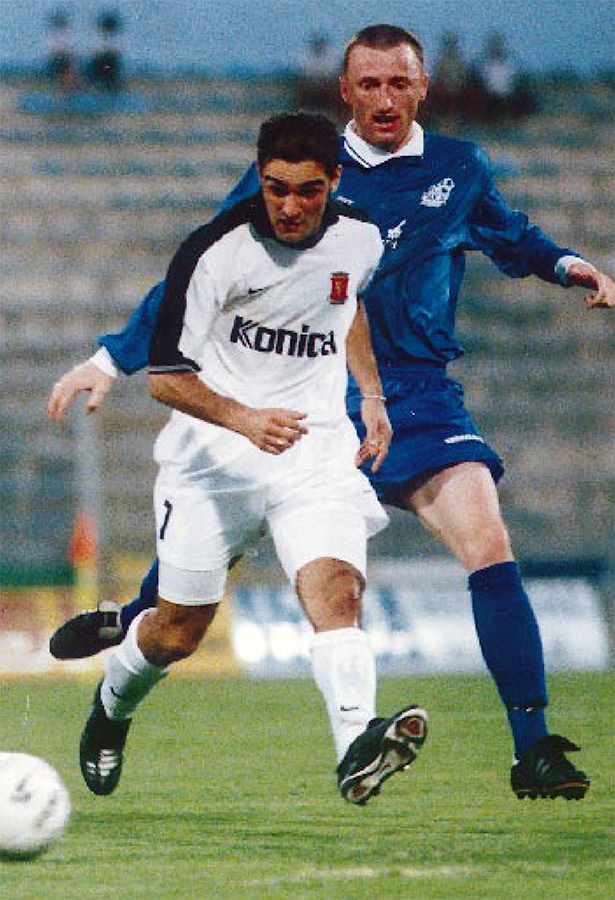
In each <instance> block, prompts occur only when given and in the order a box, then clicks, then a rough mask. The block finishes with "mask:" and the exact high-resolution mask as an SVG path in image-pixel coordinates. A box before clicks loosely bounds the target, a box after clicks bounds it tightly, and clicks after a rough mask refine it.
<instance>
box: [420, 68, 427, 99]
mask: <svg viewBox="0 0 615 900" xmlns="http://www.w3.org/2000/svg"><path fill="white" fill-rule="evenodd" d="M428 89H429V75H428V74H427V72H423V74H422V75H421V97H420V99H421V101H423V100H425V98H426V97H427V91H428Z"/></svg>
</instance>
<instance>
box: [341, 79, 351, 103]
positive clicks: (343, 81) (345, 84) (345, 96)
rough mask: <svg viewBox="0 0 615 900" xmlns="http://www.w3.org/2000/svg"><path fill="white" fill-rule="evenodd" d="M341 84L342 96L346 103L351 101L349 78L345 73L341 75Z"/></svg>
mask: <svg viewBox="0 0 615 900" xmlns="http://www.w3.org/2000/svg"><path fill="white" fill-rule="evenodd" d="M339 85H340V97H341V98H342V100H343V101H344V103H350V100H349V99H348V79H347V78H346V76H345V75H340V80H339Z"/></svg>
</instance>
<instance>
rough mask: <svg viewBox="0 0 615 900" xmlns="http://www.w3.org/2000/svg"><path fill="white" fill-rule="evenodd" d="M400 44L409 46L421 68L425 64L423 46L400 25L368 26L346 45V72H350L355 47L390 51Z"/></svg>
mask: <svg viewBox="0 0 615 900" xmlns="http://www.w3.org/2000/svg"><path fill="white" fill-rule="evenodd" d="M400 44H408V46H409V47H411V48H412V50H413V51H414V54H415V56H416V58H417V59H418V61H419V62H420V64H421V66H423V65H424V63H425V54H424V53H423V45H422V44H421V42H420V41H419V39H418V38H417V37H415V36H414V35H413V34H412V32H411V31H406V29H405V28H400V27H399V26H398V25H368V26H367V28H362V29H361V31H357V33H356V34H355V35H354V37H352V38H351V39H350V40H349V42H348V44H347V45H346V50H345V52H344V72H347V71H348V61H349V59H350V54H351V53H352V51H353V50H354V48H355V47H359V46H360V47H369V48H370V50H390V49H391V48H392V47H399V46H400Z"/></svg>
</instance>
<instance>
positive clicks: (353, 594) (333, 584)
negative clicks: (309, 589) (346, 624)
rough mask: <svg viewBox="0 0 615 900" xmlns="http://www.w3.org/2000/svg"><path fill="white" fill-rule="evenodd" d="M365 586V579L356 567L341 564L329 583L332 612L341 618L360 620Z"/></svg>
mask: <svg viewBox="0 0 615 900" xmlns="http://www.w3.org/2000/svg"><path fill="white" fill-rule="evenodd" d="M364 588H365V580H364V579H363V576H362V575H361V574H360V573H359V572H358V571H357V570H356V569H354V568H353V567H352V566H341V567H340V568H339V569H338V570H337V571H336V572H334V573H333V574H332V575H331V577H330V578H329V581H328V584H327V595H328V603H329V608H330V611H331V614H332V615H333V616H334V617H335V618H339V619H340V620H345V621H346V620H356V621H358V620H359V618H360V611H361V598H362V597H363V591H364Z"/></svg>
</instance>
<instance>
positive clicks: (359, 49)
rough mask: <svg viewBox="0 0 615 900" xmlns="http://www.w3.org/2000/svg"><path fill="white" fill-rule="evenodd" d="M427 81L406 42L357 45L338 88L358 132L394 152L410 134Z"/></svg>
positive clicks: (369, 141) (371, 141) (373, 143)
mask: <svg viewBox="0 0 615 900" xmlns="http://www.w3.org/2000/svg"><path fill="white" fill-rule="evenodd" d="M427 83H428V78H427V75H426V74H425V72H424V71H423V67H422V65H421V62H420V60H419V59H418V58H417V56H416V55H415V53H414V50H413V49H412V47H410V46H408V45H407V44H400V45H399V46H398V47H390V48H389V49H387V50H372V49H371V48H370V47H363V46H361V45H360V44H359V45H358V46H356V47H354V49H353V50H352V51H351V53H350V58H349V60H348V69H347V71H346V72H345V74H344V75H342V77H341V78H340V89H341V93H342V98H343V99H344V101H345V102H346V103H348V104H349V105H350V107H351V108H352V116H353V119H354V122H355V128H356V130H357V133H358V135H359V136H360V137H362V138H363V140H365V141H367V142H368V143H369V144H372V145H373V146H374V147H379V148H380V149H381V150H387V151H388V152H389V153H394V152H395V151H397V150H399V149H400V148H401V147H403V145H404V144H405V143H406V142H407V141H408V139H409V137H410V128H411V126H412V123H413V122H414V120H415V118H416V114H417V111H418V107H419V103H420V102H421V100H424V99H425V97H426V96H427Z"/></svg>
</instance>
